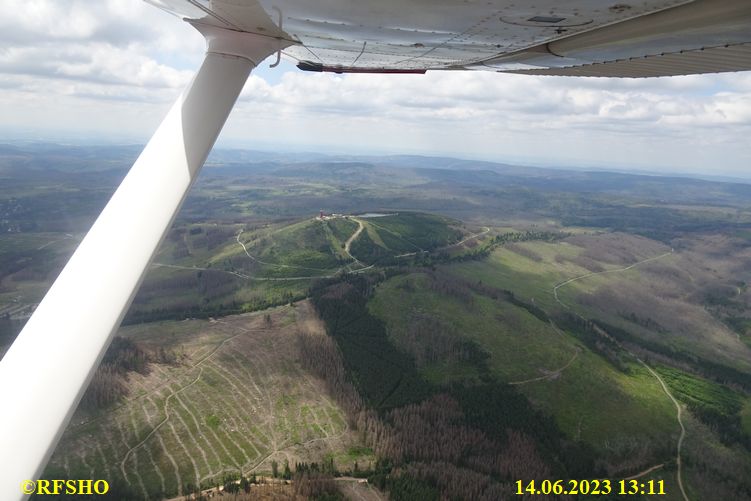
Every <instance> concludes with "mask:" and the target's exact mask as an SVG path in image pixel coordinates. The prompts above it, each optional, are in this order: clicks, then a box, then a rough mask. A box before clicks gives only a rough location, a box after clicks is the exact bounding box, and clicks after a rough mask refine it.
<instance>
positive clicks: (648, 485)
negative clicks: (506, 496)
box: [516, 479, 665, 496]
mask: <svg viewBox="0 0 751 501" xmlns="http://www.w3.org/2000/svg"><path fill="white" fill-rule="evenodd" d="M516 494H520V495H523V494H527V495H529V494H544V495H549V494H554V495H561V494H563V495H566V494H568V495H578V494H582V495H587V494H591V495H594V496H600V495H605V496H607V495H608V494H618V495H622V496H629V495H636V494H639V495H663V494H665V481H664V480H648V481H646V482H641V481H639V480H637V479H629V480H608V479H602V480H598V479H594V480H542V481H536V480H529V481H527V482H525V481H523V480H517V481H516Z"/></svg>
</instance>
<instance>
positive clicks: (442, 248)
mask: <svg viewBox="0 0 751 501" xmlns="http://www.w3.org/2000/svg"><path fill="white" fill-rule="evenodd" d="M483 228H485V229H484V230H482V231H481V232H479V233H473V234H472V235H469V236H467V237H465V238H464V239H463V240H460V241H459V242H456V243H455V244H449V245H444V246H443V247H438V248H437V249H433V250H432V251H431V252H438V251H442V250H445V249H451V248H452V247H458V246H459V245H462V244H463V243H465V242H469V241H470V240H472V239H474V238H477V237H481V236H483V235H485V234H487V233H488V232H490V228H489V227H487V226H483ZM420 252H426V251H424V250H420ZM420 252H407V253H406V254H399V255H396V256H394V257H409V256H416V255H417V254H419V253H420Z"/></svg>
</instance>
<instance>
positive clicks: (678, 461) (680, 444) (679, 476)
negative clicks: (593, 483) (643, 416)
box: [553, 249, 689, 501]
mask: <svg viewBox="0 0 751 501" xmlns="http://www.w3.org/2000/svg"><path fill="white" fill-rule="evenodd" d="M671 254H673V249H670V252H666V253H664V254H660V255H659V256H655V257H651V258H647V259H643V260H641V261H637V262H636V263H634V264H632V265H630V266H626V267H624V268H617V269H614V270H605V271H598V272H592V273H587V274H584V275H580V276H578V277H574V278H570V279H568V280H565V281H563V282H561V283H559V284H557V285H556V286H555V287H553V296H554V297H555V300H556V302H557V303H558V304H560V305H561V306H563V307H564V308H566V309H567V310H571V307H569V306H568V305H567V304H565V303H564V302H563V301H561V300H560V298H559V297H558V289H559V288H561V287H563V286H564V285H568V284H570V283H572V282H575V281H577V280H581V279H584V278H587V277H591V276H594V275H602V274H603V273H617V272H622V271H628V270H630V269H632V268H635V267H636V266H639V265H640V264H644V263H648V262H650V261H656V260H658V259H662V258H664V257H665V256H669V255H671ZM575 314H576V316H578V317H579V318H582V319H583V320H586V319H584V318H583V317H582V316H581V315H579V314H577V313H575ZM619 345H620V343H619ZM621 348H623V349H624V350H625V351H626V352H628V354H629V355H631V356H632V357H633V358H634V359H636V360H637V361H638V362H639V363H640V364H642V365H643V366H644V367H645V368H646V369H647V371H649V373H650V374H652V376H654V377H655V379H657V381H658V382H659V383H660V386H662V390H663V391H664V392H665V394H666V395H667V396H668V398H670V400H671V401H672V402H673V405H675V409H676V419H677V420H678V425H679V426H680V427H681V434H680V436H679V437H678V444H677V446H676V454H675V464H676V470H677V471H676V478H677V480H678V488H679V489H680V490H681V494H682V495H683V499H684V501H689V498H688V495H687V494H686V489H685V488H684V486H683V473H682V463H681V450H682V449H683V441H684V439H685V438H686V427H685V426H684V425H683V419H682V413H683V409H682V408H681V405H680V404H679V403H678V400H676V399H675V397H674V396H673V394H672V393H671V392H670V389H668V386H667V385H666V384H665V381H663V379H662V378H661V377H660V375H659V374H657V373H656V372H655V371H654V370H653V369H652V368H651V367H650V366H649V365H647V364H646V363H645V362H644V361H643V360H642V359H641V358H639V357H638V356H637V355H636V354H635V353H633V352H632V351H631V350H629V349H628V348H626V347H624V346H622V345H621ZM662 466H663V465H657V466H653V467H652V468H649V469H647V470H645V471H643V472H641V473H639V474H637V475H635V476H633V477H629V478H630V479H631V478H637V477H640V476H643V475H646V474H647V473H650V472H652V471H654V470H656V469H658V468H661V467H662Z"/></svg>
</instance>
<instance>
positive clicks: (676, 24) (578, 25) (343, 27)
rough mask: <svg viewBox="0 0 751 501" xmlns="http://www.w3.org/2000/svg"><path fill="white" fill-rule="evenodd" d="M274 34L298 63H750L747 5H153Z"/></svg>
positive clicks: (544, 70) (370, 67) (608, 66)
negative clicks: (289, 44) (287, 43)
mask: <svg viewBox="0 0 751 501" xmlns="http://www.w3.org/2000/svg"><path fill="white" fill-rule="evenodd" d="M148 1H150V2H151V3H154V4H156V5H158V6H160V7H162V8H164V9H166V10H169V11H171V12H173V13H175V14H177V15H179V16H180V17H182V18H184V19H186V20H188V21H190V22H192V23H197V24H210V25H214V26H218V27H221V28H228V29H232V30H237V31H244V32H250V33H257V34H262V35H268V36H272V37H277V38H279V39H280V40H285V41H287V42H291V43H292V46H290V47H288V48H287V49H285V50H284V54H286V55H287V56H288V57H290V58H292V59H294V60H296V61H298V63H299V65H300V67H301V69H308V70H313V71H336V72H377V71H383V72H408V73H409V72H423V71H425V70H464V69H473V70H487V71H501V72H513V73H530V74H543V75H571V76H621V77H646V76H665V75H682V74H693V73H707V72H721V71H742V70H751V56H750V55H749V49H748V47H749V44H751V2H748V1H747V0H640V1H639V2H633V1H615V0H611V1H605V2H603V1H602V0H569V1H560V0H537V1H535V2H518V1H515V0H491V1H484V2H480V1H476V0H438V1H436V0H380V1H379V2H365V1H360V2H353V1H351V0H308V1H305V2H300V1H297V0H148Z"/></svg>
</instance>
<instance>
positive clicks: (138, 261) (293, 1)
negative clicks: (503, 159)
mask: <svg viewBox="0 0 751 501" xmlns="http://www.w3.org/2000/svg"><path fill="white" fill-rule="evenodd" d="M148 1H150V3H152V4H155V5H157V6H158V7H161V8H163V9H165V10H168V11H170V12H172V13H175V14H176V15H178V16H179V17H181V18H183V19H184V20H186V21H188V22H190V23H191V24H192V25H193V26H195V27H196V28H197V29H198V30H199V31H200V32H201V33H202V34H203V35H204V37H205V38H206V41H207V51H206V56H205V59H204V62H203V64H202V65H201V67H200V68H199V70H198V72H197V73H196V76H195V77H194V79H193V81H192V82H191V83H190V84H189V86H188V88H187V89H186V90H185V92H184V93H183V95H182V96H181V97H180V98H179V99H178V101H177V102H176V103H175V105H174V106H173V107H172V109H171V110H170V112H169V114H168V115H167V117H166V118H165V119H164V121H163V122H162V124H161V125H160V126H159V128H158V129H157V131H156V132H155V134H154V136H153V137H152V139H151V140H150V141H149V143H148V144H147V146H146V148H145V149H144V151H143V153H142V154H141V156H140V157H139V158H138V160H137V161H136V163H135V164H134V166H133V168H132V169H131V171H130V172H129V173H128V175H127V176H126V178H125V179H124V181H123V182H122V184H121V185H120V187H119V188H118V190H117V191H116V193H115V194H114V195H113V197H112V199H111V200H110V202H109V203H108V204H107V206H106V207H105V209H104V211H103V212H102V214H101V215H100V216H99V218H98V219H97V221H96V223H95V224H94V226H93V227H92V229H91V230H90V231H89V233H88V234H87V235H86V237H85V239H84V240H83V242H82V243H81V245H80V246H79V247H78V249H77V250H76V252H75V254H74V255H73V257H72V258H71V260H70V261H69V262H68V264H67V265H66V267H65V268H64V270H63V271H62V273H61V274H60V276H59V277H58V278H57V280H56V281H55V283H54V284H53V285H52V287H51V288H50V290H49V292H48V293H47V295H46V296H45V298H44V300H43V301H42V303H41V304H40V305H39V307H38V308H37V310H36V312H35V314H34V315H33V316H32V317H31V319H30V320H29V321H28V323H27V324H26V326H25V327H24V329H23V331H22V332H21V333H20V334H19V336H18V338H17V339H16V341H15V343H14V344H13V345H12V346H11V348H10V349H9V350H8V352H7V353H6V354H5V356H4V358H3V359H2V361H0V403H1V404H2V407H3V411H2V412H0V451H1V452H0V471H2V475H0V497H1V498H2V499H23V498H24V497H25V496H26V495H27V494H29V492H25V491H24V490H23V489H22V482H24V481H26V480H34V479H36V478H38V477H39V475H41V473H42V471H43V469H44V467H45V465H46V463H47V460H48V459H49V457H50V455H51V454H52V452H53V450H54V448H55V446H56V444H57V442H58V440H59V438H60V436H61V435H62V432H63V430H64V429H65V426H66V425H67V423H68V421H69V420H70V417H71V416H72V414H73V412H74V411H75V408H76V406H77V405H78V402H79V400H80V398H81V396H82V395H83V392H84V390H85V388H86V386H87V385H88V382H89V381H90V379H91V377H92V376H93V373H94V371H95V369H96V367H97V366H98V364H99V362H100V360H101V358H102V356H103V355H104V352H105V350H106V348H107V346H108V345H109V342H110V340H111V338H112V336H113V335H114V332H115V331H116V330H117V328H118V326H119V324H120V321H121V319H122V317H123V315H124V314H125V311H126V310H127V308H128V306H129V305H130V302H131V300H132V298H133V295H134V294H135V291H136V289H137V288H138V285H139V284H140V282H141V279H142V278H143V276H144V274H145V272H146V269H147V267H148V266H149V263H150V262H151V259H152V257H153V255H154V253H155V252H156V250H157V248H158V246H159V244H160V242H161V241H162V239H163V238H164V235H165V233H166V232H167V230H168V229H169V226H170V225H171V223H172V221H173V219H174V217H175V215H176V214H177V211H178V210H179V208H180V205H181V204H182V201H183V200H184V198H185V195H186V193H187V191H188V190H189V188H190V186H191V184H192V183H193V181H194V180H195V178H196V176H197V175H198V172H199V171H200V169H201V167H202V165H203V163H204V161H205V159H206V157H207V155H208V153H209V151H210V150H211V148H212V146H213V144H214V141H215V140H216V138H217V136H218V134H219V132H220V130H221V128H222V126H223V124H224V122H225V120H226V118H227V116H228V114H229V112H230V111H231V109H232V107H233V105H234V103H235V100H236V99H237V96H238V95H239V93H240V90H241V89H242V87H243V85H244V83H245V81H246V79H247V77H248V75H249V73H250V71H251V70H252V68H253V67H255V66H256V65H257V64H258V63H260V62H261V61H262V60H264V59H265V58H266V57H268V56H269V55H272V54H274V53H277V54H280V53H281V52H282V51H283V52H284V54H286V55H287V56H288V57H291V58H294V59H296V60H297V61H298V63H299V64H298V67H299V68H301V69H303V70H311V71H333V72H341V73H344V72H363V73H378V72H383V73H404V72H406V73H422V72H425V71H427V70H489V71H501V72H514V73H530V74H543V75H580V76H621V77H646V76H662V75H682V74H692V73H705V72H719V71H738V70H749V69H751V2H749V1H748V0H693V1H691V0H639V1H638V2H636V1H633V0H565V1H563V0H530V1H525V2H521V1H519V0H378V1H366V0H359V1H357V0H304V1H303V0H148Z"/></svg>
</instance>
